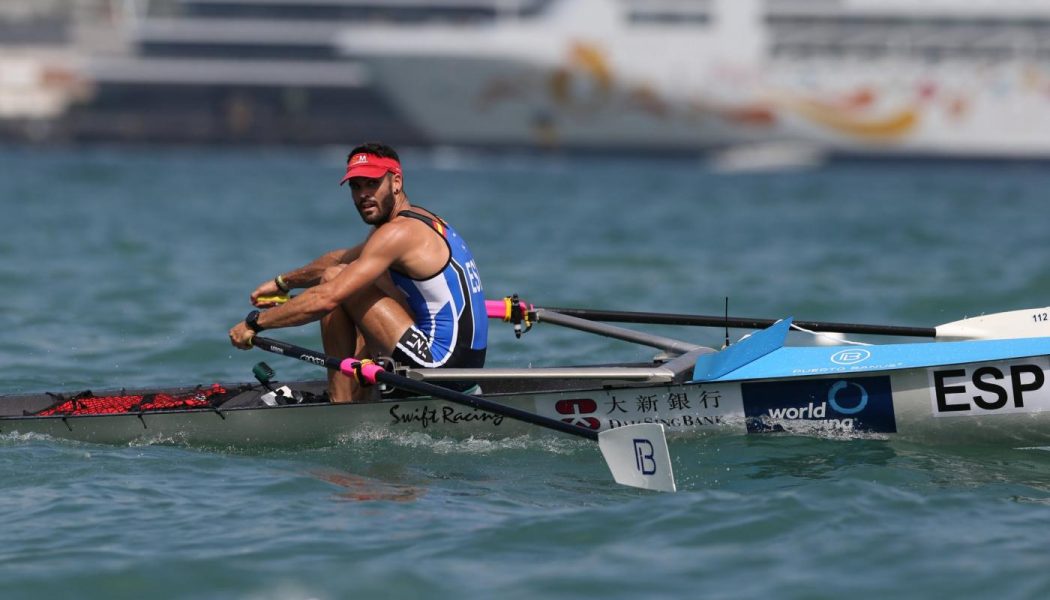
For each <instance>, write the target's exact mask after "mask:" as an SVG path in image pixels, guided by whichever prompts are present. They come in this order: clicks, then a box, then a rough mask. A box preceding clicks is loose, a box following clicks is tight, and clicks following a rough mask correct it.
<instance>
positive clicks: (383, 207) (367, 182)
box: [348, 173, 394, 225]
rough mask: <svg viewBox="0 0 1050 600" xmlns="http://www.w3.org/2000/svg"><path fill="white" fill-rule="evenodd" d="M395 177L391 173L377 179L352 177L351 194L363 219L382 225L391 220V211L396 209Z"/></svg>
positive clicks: (368, 222)
mask: <svg viewBox="0 0 1050 600" xmlns="http://www.w3.org/2000/svg"><path fill="white" fill-rule="evenodd" d="M393 179H394V178H393V177H391V176H390V174H389V173H387V174H386V175H383V176H382V177H379V178H377V179H372V178H370V177H352V178H350V181H349V182H348V183H349V184H350V195H351V196H352V197H353V199H354V206H356V207H357V212H358V213H359V214H360V215H361V220H362V221H364V222H365V223H367V224H369V225H382V224H383V223H386V222H387V221H389V220H390V216H391V214H390V213H391V212H392V211H393V210H394V192H393Z"/></svg>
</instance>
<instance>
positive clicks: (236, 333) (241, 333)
mask: <svg viewBox="0 0 1050 600" xmlns="http://www.w3.org/2000/svg"><path fill="white" fill-rule="evenodd" d="M260 287H261V286H260ZM254 337H255V332H254V331H252V330H251V329H249V328H248V325H247V324H246V323H245V322H244V321H241V322H240V323H237V324H236V325H234V326H233V327H232V328H231V329H230V343H231V344H233V345H234V346H236V347H237V348H240V349H241V350H251V347H252V338H254Z"/></svg>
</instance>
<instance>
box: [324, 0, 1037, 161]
mask: <svg viewBox="0 0 1050 600" xmlns="http://www.w3.org/2000/svg"><path fill="white" fill-rule="evenodd" d="M496 4H498V5H500V6H502V10H501V11H499V12H498V13H497V15H496V16H497V17H498V18H495V19H492V20H489V21H485V22H482V23H448V22H416V23H405V22H401V23H388V24H383V23H367V24H362V25H360V26H353V25H350V26H347V27H344V28H342V30H341V32H340V33H339V34H338V35H337V36H336V43H337V45H338V46H339V48H340V50H341V52H342V53H343V54H344V55H345V56H347V57H352V58H353V59H355V60H359V61H362V62H364V63H365V64H366V65H368V66H369V67H370V72H369V75H370V80H371V81H372V83H373V84H374V85H376V86H377V87H378V89H379V90H380V91H381V93H382V94H384V95H385V96H386V97H387V98H388V99H389V100H390V101H391V102H392V103H393V104H394V106H395V107H396V108H397V110H399V111H400V112H401V113H402V114H404V115H406V116H407V117H408V118H409V119H410V120H411V122H412V124H413V125H414V126H415V127H416V128H418V129H419V130H420V131H421V132H422V133H423V135H425V136H426V138H427V140H428V141H429V142H431V143H436V144H451V145H467V146H482V147H492V146H497V147H549V148H587V149H599V150H607V149H619V150H623V149H634V150H643V151H645V150H655V151H678V150H684V151H694V150H711V149H716V150H717V149H726V148H728V149H730V150H731V151H732V152H733V153H734V154H733V157H732V158H733V161H732V162H733V163H734V164H737V163H739V161H740V160H743V161H744V162H743V163H742V164H744V165H745V167H746V164H747V161H746V149H747V148H749V147H751V146H752V145H754V147H755V148H758V149H759V159H758V160H759V161H760V162H761V161H765V160H768V159H769V157H771V156H773V155H774V154H777V155H779V154H783V153H785V152H786V153H787V154H786V155H785V156H787V160H788V161H789V162H790V161H791V160H792V159H791V157H790V156H789V155H790V154H791V151H790V148H791V147H792V145H794V144H797V145H798V147H799V149H800V150H799V152H800V153H801V154H800V156H801V157H802V159H803V160H804V161H808V160H809V158H811V157H812V154H813V152H814V149H818V150H819V151H823V150H826V151H828V152H831V153H834V154H846V155H859V156H927V157H929V156H934V157H969V158H978V157H980V158H985V157H991V158H1032V157H1035V158H1050V2H1048V1H1047V0H1024V1H1021V0H997V1H996V2H991V1H987V0H939V1H929V0H927V1H919V0H908V1H906V0H691V1H689V0H547V1H534V2H525V1H522V2H516V1H514V0H503V1H502V2H497V3H496ZM771 144H772V145H773V146H772V147H775V148H776V149H777V152H776V153H770V152H769V150H768V149H769V148H770V147H771V146H770V145H771ZM742 149H743V150H745V151H744V152H743V153H742V152H741V151H742ZM741 157H744V158H741Z"/></svg>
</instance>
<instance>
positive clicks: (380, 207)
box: [357, 199, 394, 226]
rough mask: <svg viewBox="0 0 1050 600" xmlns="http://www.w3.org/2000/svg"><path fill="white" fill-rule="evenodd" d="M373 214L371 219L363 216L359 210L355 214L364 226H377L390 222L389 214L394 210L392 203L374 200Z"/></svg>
mask: <svg viewBox="0 0 1050 600" xmlns="http://www.w3.org/2000/svg"><path fill="white" fill-rule="evenodd" d="M375 204H376V208H375V213H374V214H373V215H372V216H371V217H367V216H365V214H364V212H363V211H362V210H361V209H360V208H359V209H358V210H357V214H358V215H359V216H360V217H361V220H362V221H364V222H365V224H366V225H375V226H379V225H382V224H383V223H386V222H387V221H389V220H390V216H391V214H390V213H391V212H393V210H394V203H393V201H392V200H391V201H390V202H389V203H388V202H385V201H383V200H379V199H376V201H375Z"/></svg>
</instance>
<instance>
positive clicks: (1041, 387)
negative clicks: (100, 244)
mask: <svg viewBox="0 0 1050 600" xmlns="http://www.w3.org/2000/svg"><path fill="white" fill-rule="evenodd" d="M500 306H501V305H499V304H496V305H495V306H494V307H490V308H491V313H492V315H491V316H494V317H497V316H498V317H501V318H504V320H511V318H510V316H511V315H510V313H511V312H517V313H518V318H517V320H518V323H516V325H518V326H519V328H520V324H521V320H522V319H524V320H525V321H528V316H529V315H531V317H532V321H531V322H527V323H526V327H528V326H531V324H532V323H536V322H540V321H542V322H546V323H554V324H557V325H561V326H565V327H570V328H574V329H578V330H581V331H586V332H590V333H595V334H598V335H604V336H608V337H612V338H617V339H621V340H627V341H632V342H635V343H639V344H643V345H646V346H650V347H654V348H657V349H659V350H660V354H659V355H658V356H657V357H656V358H654V360H653V361H652V362H649V363H645V364H629V365H628V364H623V365H603V366H587V367H560V368H531V369H493V368H487V369H481V370H466V369H437V370H431V369H408V370H400V371H399V373H400V374H401V375H403V376H405V377H407V378H408V379H411V380H416V381H425V382H428V383H434V384H438V385H440V384H442V383H446V382H448V381H450V380H455V381H471V382H474V383H476V384H477V385H478V386H479V387H480V392H481V393H480V394H479V397H480V398H484V399H487V400H488V401H491V402H495V403H498V404H499V405H500V406H506V407H511V408H513V409H516V410H518V411H523V412H526V413H530V414H535V415H539V416H540V417H543V418H546V419H549V420H551V421H557V422H561V423H565V424H568V425H571V426H574V427H575V428H580V429H588V430H592V431H606V430H611V429H616V428H619V427H623V426H625V425H631V424H638V423H659V424H661V425H663V427H664V429H665V430H666V431H667V434H668V435H669V436H670V437H672V438H674V437H695V436H707V435H719V434H730V435H737V434H758V433H769V432H786V433H796V434H804V435H822V436H837V437H876V438H891V437H896V438H903V439H908V440H913V441H919V442H929V443H938V442H949V443H954V442H990V443H1001V444H1018V445H1020V444H1050V381H1048V375H1050V337H1046V335H1047V334H1050V332H1048V331H1047V329H1048V328H1050V324H1048V323H1047V321H1045V318H1046V317H1045V314H1046V310H1045V309H1040V310H1038V311H1015V313H1016V314H1015V313H1002V315H1010V316H1011V319H1012V322H1017V321H1018V320H1019V319H1028V320H1029V322H1028V323H1027V324H1026V325H1025V326H1023V327H1022V328H1021V330H1020V332H1018V331H1017V330H1016V329H1017V328H1016V327H1014V328H1013V329H1011V330H1010V331H1000V333H1001V334H1003V338H1004V339H995V338H994V336H993V334H985V335H982V336H978V337H982V338H987V337H993V339H976V340H969V341H938V342H928V343H896V344H879V345H864V346H858V345H846V346H785V345H784V342H785V339H786V335H787V332H788V331H789V329H790V328H791V327H792V321H791V319H784V320H781V321H779V322H776V323H775V324H773V325H771V326H769V327H767V328H766V329H762V330H759V331H757V332H755V333H754V334H752V335H750V336H749V337H747V338H745V339H743V340H742V341H740V342H737V343H735V344H732V345H730V346H728V347H727V348H725V349H723V350H721V351H715V350H714V349H711V348H706V347H703V346H699V345H695V344H691V343H689V342H686V341H682V340H678V339H674V338H666V337H662V336H656V335H651V334H647V333H643V332H639V331H636V330H634V329H626V328H623V327H619V326H613V325H609V324H607V323H600V322H596V321H591V320H587V319H585V318H581V317H578V316H568V315H566V314H564V312H566V311H558V310H544V309H535V308H534V307H530V308H529V309H527V310H525V311H519V310H517V304H515V305H514V307H513V308H514V309H515V310H514V311H507V314H502V308H500ZM1022 313H1023V314H1022ZM1040 318H1042V319H1044V320H1042V321H1040V320H1039V319H1040ZM982 319H983V320H982ZM982 319H971V320H968V322H960V323H964V324H966V325H967V326H969V327H970V331H972V330H973V327H974V326H975V325H982V324H983V325H985V326H986V329H987V326H989V324H991V325H992V326H993V327H992V328H993V330H994V329H995V327H1000V328H1002V327H1001V323H1003V322H1005V320H1004V319H1002V318H1000V319H999V320H998V321H997V320H995V319H992V320H991V321H989V319H988V318H982ZM621 320H622V319H621ZM840 325H841V324H840ZM845 328H846V326H840V329H845ZM964 329H965V328H964ZM913 335H914V333H913ZM945 335H946V336H948V337H952V339H958V338H961V337H965V336H963V335H961V334H955V336H954V337H953V336H950V335H948V334H945ZM1022 336H1025V337H1022ZM1031 336H1036V337H1031ZM262 346H263V344H260V347H262ZM283 348H284V350H281V349H279V348H263V349H270V350H271V351H276V352H280V353H283V354H286V355H289V356H292V357H293V358H301V359H303V360H309V361H310V362H318V361H319V359H317V358H310V357H309V356H305V355H302V356H295V355H294V351H295V349H296V347H294V346H290V345H284V346H283ZM288 348H291V349H292V350H288ZM324 388H325V385H324V383H323V382H322V381H299V382H288V383H282V382H275V381H272V380H269V379H266V378H259V382H253V383H250V384H249V383H244V384H234V385H230V384H225V385H219V384H214V385H211V386H198V387H182V388H173V389H141V390H117V391H113V390H111V391H107V392H100V393H83V392H82V393H79V394H73V393H68V392H67V393H64V394H25V395H8V396H3V397H0V433H13V432H19V433H40V434H46V435H49V436H53V437H57V438H68V439H75V440H83V441H90V442H102V443H120V444H123V443H130V442H139V441H164V442H173V443H186V444H205V445H207V444H216V445H222V446H287V445H324V444H329V443H332V442H333V441H339V440H346V439H349V438H352V437H353V436H355V435H361V434H367V435H373V434H379V435H389V434H394V435H397V434H401V433H427V434H431V435H434V436H451V437H459V438H464V437H513V436H519V435H526V434H530V433H533V432H536V431H539V430H537V429H536V428H535V427H533V426H532V425H530V424H529V423H525V422H521V421H519V420H517V419H516V418H508V417H507V416H506V415H503V414H497V413H494V412H490V411H489V410H486V409H483V408H478V407H475V406H464V405H462V404H461V403H456V402H452V401H449V400H448V399H445V398H435V397H428V396H419V395H406V394H404V393H398V390H391V391H392V392H393V393H390V394H384V396H383V399H382V400H381V401H379V402H373V403H361V404H332V403H329V402H327V400H326V398H325V396H324ZM275 390H280V391H275Z"/></svg>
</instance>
